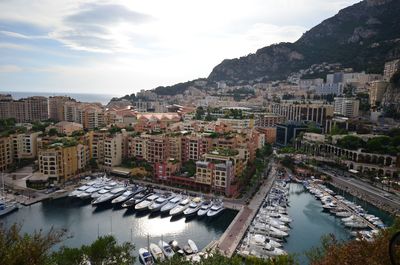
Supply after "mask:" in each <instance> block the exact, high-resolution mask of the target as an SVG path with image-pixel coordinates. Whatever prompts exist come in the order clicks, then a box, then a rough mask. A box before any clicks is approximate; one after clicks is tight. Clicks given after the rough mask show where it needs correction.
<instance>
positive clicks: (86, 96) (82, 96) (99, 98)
mask: <svg viewBox="0 0 400 265" xmlns="http://www.w3.org/2000/svg"><path fill="white" fill-rule="evenodd" d="M0 94H11V95H12V97H13V98H14V99H20V98H26V97H32V96H44V97H50V96H69V97H71V98H74V99H76V100H78V101H81V102H100V103H101V104H103V105H107V103H108V102H110V100H111V99H112V98H113V97H121V95H113V94H90V93H68V92H14V91H0Z"/></svg>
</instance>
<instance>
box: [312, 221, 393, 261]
mask: <svg viewBox="0 0 400 265" xmlns="http://www.w3.org/2000/svg"><path fill="white" fill-rule="evenodd" d="M399 229H400V220H399V219H397V220H395V223H394V224H393V226H392V227H390V228H388V229H383V230H380V232H379V234H378V235H377V236H375V238H374V240H373V241H366V240H351V241H347V242H341V241H338V240H336V238H335V237H334V236H333V235H328V236H325V237H323V238H322V240H321V243H322V244H321V246H320V247H317V248H313V249H311V250H310V251H307V253H306V256H307V257H308V259H309V261H310V262H309V264H312V265H336V264H352V265H364V264H391V261H390V259H389V255H388V249H389V242H390V239H391V238H392V236H393V235H394V234H395V233H396V232H398V231H399ZM396 250H397V251H396V252H395V256H396V257H397V260H400V247H399V246H397V248H396Z"/></svg>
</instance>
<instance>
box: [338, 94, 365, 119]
mask: <svg viewBox="0 0 400 265" xmlns="http://www.w3.org/2000/svg"><path fill="white" fill-rule="evenodd" d="M359 108H360V101H359V100H358V99H354V98H341V97H337V98H335V114H338V115H342V116H345V117H349V118H354V117H358V112H359Z"/></svg>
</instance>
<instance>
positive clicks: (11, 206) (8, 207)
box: [0, 201, 18, 216]
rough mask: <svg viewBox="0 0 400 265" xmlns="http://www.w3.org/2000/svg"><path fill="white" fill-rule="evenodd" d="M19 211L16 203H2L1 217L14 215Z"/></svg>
mask: <svg viewBox="0 0 400 265" xmlns="http://www.w3.org/2000/svg"><path fill="white" fill-rule="evenodd" d="M16 210H18V204H17V203H15V202H6V201H0V216H4V215H6V214H9V213H12V212H13V211H16Z"/></svg>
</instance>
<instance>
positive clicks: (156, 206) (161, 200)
mask: <svg viewBox="0 0 400 265" xmlns="http://www.w3.org/2000/svg"><path fill="white" fill-rule="evenodd" d="M174 197H175V194H174V193H170V192H166V193H164V194H162V195H161V196H160V197H158V198H157V199H156V200H154V202H153V203H152V204H150V205H149V207H148V208H149V210H150V211H152V212H157V211H159V210H160V209H161V207H163V206H164V205H166V204H167V203H168V202H169V200H171V199H173V198H174Z"/></svg>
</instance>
